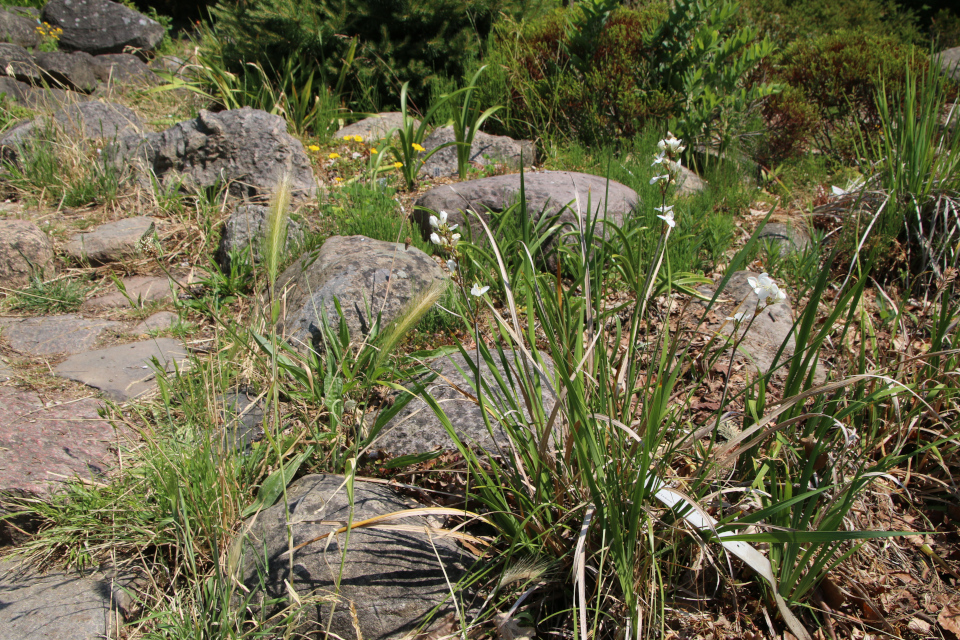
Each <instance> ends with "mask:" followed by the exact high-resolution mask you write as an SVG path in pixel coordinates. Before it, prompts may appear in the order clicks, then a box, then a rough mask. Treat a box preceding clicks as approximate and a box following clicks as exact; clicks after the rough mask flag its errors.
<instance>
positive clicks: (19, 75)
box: [0, 43, 44, 84]
mask: <svg viewBox="0 0 960 640" xmlns="http://www.w3.org/2000/svg"><path fill="white" fill-rule="evenodd" d="M0 72H2V73H3V74H5V75H7V76H9V77H11V78H14V79H15V80H19V81H21V82H27V83H30V84H41V83H42V82H43V79H44V76H43V72H42V71H41V70H40V67H38V66H37V63H36V62H34V61H33V56H31V55H30V53H29V52H27V50H26V49H24V48H23V47H19V46H17V45H15V44H2V43H0Z"/></svg>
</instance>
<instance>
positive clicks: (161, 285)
mask: <svg viewBox="0 0 960 640" xmlns="http://www.w3.org/2000/svg"><path fill="white" fill-rule="evenodd" d="M121 282H122V283H123V288H124V290H125V291H126V292H127V295H123V293H122V292H121V291H114V292H112V293H108V294H106V295H103V296H98V297H96V298H90V299H89V300H87V301H86V302H84V303H83V305H82V306H81V307H80V310H81V311H87V312H93V311H99V310H101V309H122V308H127V307H131V306H133V305H131V304H130V301H131V300H132V301H133V303H134V304H137V303H140V304H146V303H148V302H157V301H159V300H166V299H170V300H172V299H173V290H171V288H170V286H171V282H170V279H169V278H159V277H155V276H131V277H129V278H124V279H123V280H121ZM173 286H174V287H176V285H173Z"/></svg>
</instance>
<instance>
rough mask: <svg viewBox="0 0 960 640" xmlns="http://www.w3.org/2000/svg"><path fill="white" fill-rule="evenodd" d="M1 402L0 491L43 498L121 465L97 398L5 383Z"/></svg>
mask: <svg viewBox="0 0 960 640" xmlns="http://www.w3.org/2000/svg"><path fill="white" fill-rule="evenodd" d="M0 406H2V407H3V415H2V416H0V494H6V495H17V496H21V497H23V496H26V497H40V498H43V497H46V496H48V495H49V494H50V493H51V492H52V491H54V490H56V489H57V488H58V487H60V486H61V485H62V484H63V483H64V482H65V481H68V480H71V479H74V478H78V477H79V478H82V479H83V480H94V481H103V479H104V477H105V475H106V474H107V472H108V471H109V470H110V469H111V468H112V467H113V466H114V465H115V464H116V463H117V454H116V445H117V433H116V431H115V430H114V428H113V426H111V424H110V422H109V421H107V420H104V419H102V418H100V416H99V414H98V413H97V410H98V409H99V408H100V407H101V406H102V403H101V402H100V401H99V400H97V399H96V398H84V399H81V400H67V401H64V402H59V403H55V402H51V401H50V396H49V395H47V394H44V397H43V398H41V397H40V396H39V395H38V394H37V393H36V392H33V391H25V390H22V389H16V388H13V387H0ZM3 617H5V616H0V618H3ZM0 637H3V636H2V634H0Z"/></svg>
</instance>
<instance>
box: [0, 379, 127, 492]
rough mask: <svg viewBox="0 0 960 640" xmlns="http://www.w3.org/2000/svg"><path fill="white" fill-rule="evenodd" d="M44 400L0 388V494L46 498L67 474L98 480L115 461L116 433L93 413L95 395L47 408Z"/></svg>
mask: <svg viewBox="0 0 960 640" xmlns="http://www.w3.org/2000/svg"><path fill="white" fill-rule="evenodd" d="M45 399H46V398H41V397H40V396H39V395H38V394H37V393H35V392H33V391H24V390H21V389H15V388H13V387H0V493H2V494H8V495H9V494H13V495H20V496H37V497H45V496H47V495H49V494H50V493H51V492H52V491H53V490H55V489H56V488H57V487H58V486H59V485H61V484H63V482H64V481H66V480H69V479H71V478H77V477H79V478H82V479H84V480H95V481H102V480H103V478H104V476H105V475H106V473H107V472H108V471H109V470H110V468H111V467H112V466H113V465H114V464H115V463H116V453H115V448H116V447H115V445H116V442H117V435H116V432H115V430H114V428H113V426H112V425H111V424H110V423H109V422H107V421H106V420H104V419H103V418H101V417H100V416H99V414H98V413H97V409H98V408H99V407H100V406H101V403H100V402H99V401H98V400H96V399H95V398H84V399H82V400H77V401H65V402H63V403H62V404H59V405H57V404H54V405H53V406H49V407H48V406H45V403H44V400H45ZM46 400H47V402H50V400H49V399H46Z"/></svg>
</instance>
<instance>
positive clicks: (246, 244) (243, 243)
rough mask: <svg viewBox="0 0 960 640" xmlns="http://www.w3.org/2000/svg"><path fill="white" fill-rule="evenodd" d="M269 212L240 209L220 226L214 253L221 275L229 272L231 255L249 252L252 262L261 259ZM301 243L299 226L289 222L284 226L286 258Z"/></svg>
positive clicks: (249, 207) (260, 207) (257, 207)
mask: <svg viewBox="0 0 960 640" xmlns="http://www.w3.org/2000/svg"><path fill="white" fill-rule="evenodd" d="M269 215H270V208H269V207H265V206H263V205H256V204H253V205H240V206H239V207H237V208H236V209H235V210H234V212H233V213H231V214H230V217H229V218H227V221H226V223H224V225H223V234H222V235H221V236H220V246H219V247H218V249H217V263H218V264H219V265H220V267H221V268H222V269H223V271H224V273H229V272H230V253H231V252H239V251H242V250H243V249H246V248H249V249H250V256H251V258H252V259H253V261H254V262H259V261H260V258H261V254H260V251H261V245H262V244H263V240H264V238H266V236H267V226H268V225H267V218H268V217H269ZM302 242H303V231H302V229H301V228H300V223H299V222H297V221H296V220H293V219H290V220H289V223H288V225H287V242H286V244H285V246H284V251H285V253H287V254H288V255H289V253H290V252H292V251H295V250H296V247H297V246H298V245H300V244H301V243H302Z"/></svg>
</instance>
